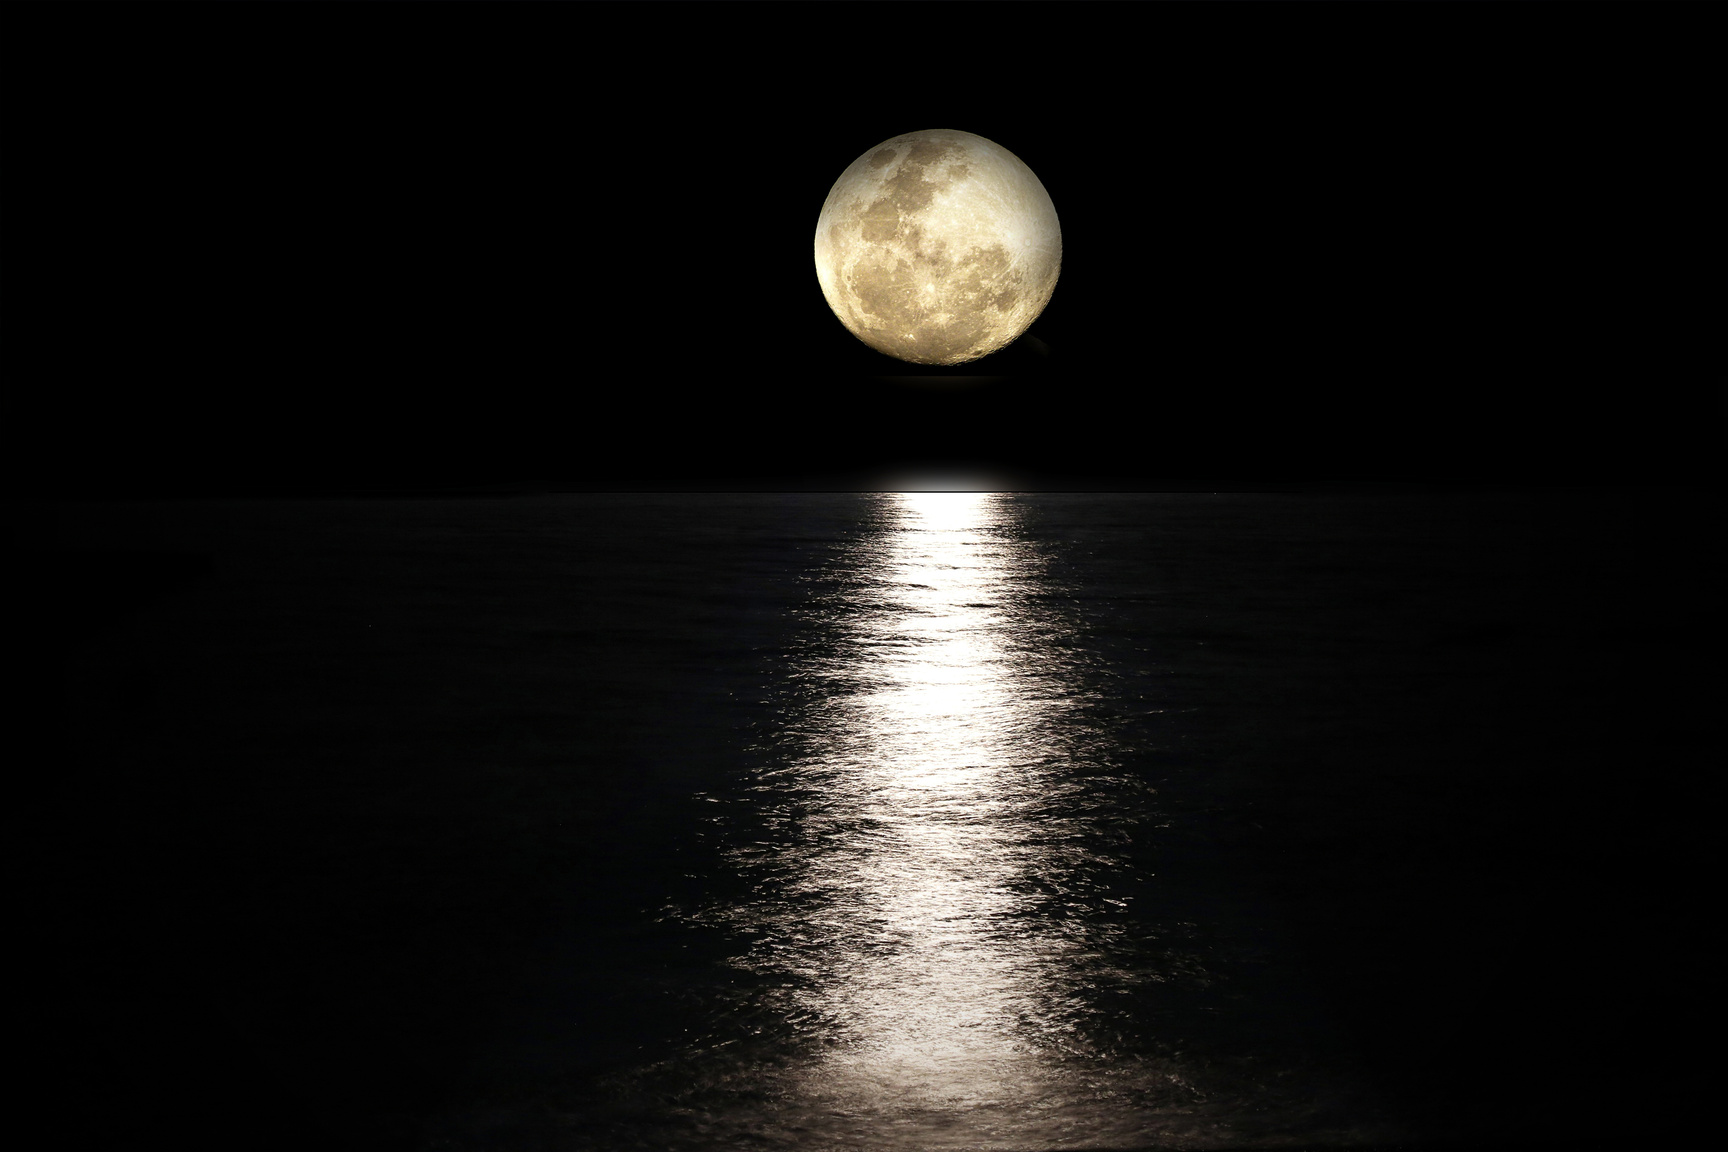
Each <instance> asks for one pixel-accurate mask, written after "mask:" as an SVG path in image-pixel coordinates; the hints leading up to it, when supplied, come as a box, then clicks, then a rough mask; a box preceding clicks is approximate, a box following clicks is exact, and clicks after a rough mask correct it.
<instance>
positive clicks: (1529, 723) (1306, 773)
mask: <svg viewBox="0 0 1728 1152" xmlns="http://www.w3.org/2000/svg"><path fill="white" fill-rule="evenodd" d="M57 515H58V518H59V525H60V526H59V530H58V531H59V537H58V542H57V548H56V549H55V550H52V551H37V552H32V553H29V554H28V556H29V558H30V563H32V564H34V565H35V569H34V570H35V571H36V572H37V573H38V575H39V587H38V592H39V594H40V595H41V596H42V597H43V601H42V602H43V603H45V604H49V605H52V606H53V609H54V612H57V613H58V616H53V617H52V621H51V625H50V627H49V628H48V629H47V630H46V634H47V635H48V636H49V641H48V646H47V655H46V656H45V657H44V659H47V660H50V661H51V662H52V665H53V673H52V676H51V677H50V678H51V679H56V678H57V679H56V682H57V684H58V685H59V688H58V691H57V693H56V694H55V696H54V699H53V700H52V701H48V702H46V703H45V704H44V707H45V708H49V709H54V708H57V709H58V713H57V714H56V713H54V712H47V713H45V715H50V716H53V717H54V720H53V723H54V724H55V725H56V731H60V732H63V733H64V734H65V736H64V739H63V740H62V741H61V742H60V745H59V748H58V750H57V752H56V753H55V757H56V758H52V759H50V760H47V761H44V762H43V764H42V767H41V769H40V771H39V773H38V775H39V776H40V783H39V785H33V786H32V787H31V790H30V793H29V796H28V801H29V803H28V804H27V805H26V809H27V814H28V815H29V816H30V817H31V818H30V819H29V820H27V821H26V822H25V823H24V825H23V827H22V828H21V830H20V833H19V837H20V842H21V843H22V844H23V846H24V847H25V858H26V860H27V861H28V865H27V875H28V876H29V877H30V878H31V879H32V881H34V882H33V883H32V884H31V885H30V891H31V892H32V898H31V900H30V906H29V907H28V909H27V910H26V911H27V915H28V916H29V917H31V918H32V919H31V920H30V923H31V924H32V925H33V926H34V927H33V938H34V939H36V940H38V941H41V942H42V943H41V955H42V957H43V963H42V965H41V968H42V974H41V976H40V977H39V978H38V979H37V982H36V985H35V986H37V987H40V988H41V989H42V993H41V995H40V996H38V997H35V998H34V999H33V1000H32V1001H31V1006H30V1007H29V1008H28V1009H27V1016H28V1017H29V1019H30V1022H31V1023H32V1024H33V1025H35V1026H36V1028H37V1030H38V1032H37V1033H33V1035H34V1034H40V1035H41V1036H42V1037H44V1039H43V1040H42V1041H41V1043H40V1045H39V1047H40V1049H41V1051H42V1053H43V1056H42V1061H43V1063H44V1064H45V1065H47V1066H51V1067H54V1068H56V1069H60V1070H62V1071H63V1075H62V1076H60V1077H58V1078H57V1079H59V1080H63V1081H65V1082H72V1083H77V1084H80V1085H84V1086H85V1087H84V1088H82V1089H81V1090H80V1093H79V1095H78V1103H77V1104H76V1106H71V1105H68V1106H65V1107H63V1108H62V1109H61V1110H60V1112H59V1113H58V1115H60V1116H61V1119H60V1121H59V1122H60V1123H61V1124H62V1125H63V1126H64V1130H65V1132H66V1133H67V1135H68V1142H69V1143H74V1144H75V1143H79V1142H80V1141H85V1140H87V1139H90V1138H95V1137H97V1136H100V1137H103V1138H112V1137H116V1136H136V1135H142V1134H159V1133H162V1132H170V1133H173V1134H175V1135H176V1136H177V1137H178V1139H179V1141H180V1143H181V1145H182V1146H200V1147H201V1146H206V1145H208V1146H212V1147H215V1146H223V1147H258V1148H262V1147H277V1146H281V1147H297V1148H298V1147H308V1146H321V1147H356V1148H402V1149H410V1148H411V1149H417V1150H423V1152H431V1150H433V1149H450V1150H469V1149H472V1150H481V1149H486V1150H499V1152H504V1150H517V1149H521V1150H529V1149H602V1148H607V1149H610V1148H620V1149H622V1148H656V1149H680V1150H681V1149H698V1148H814V1149H826V1148H834V1149H842V1148H844V1149H854V1148H856V1149H884V1150H886V1149H1003V1150H1008V1149H1016V1150H1017V1149H1027V1150H1031V1149H1051V1150H1055V1149H1078V1148H1098V1149H1105V1148H1111V1149H1130V1148H1154V1147H1156V1148H1193V1149H1205V1148H1275V1147H1278V1148H1288V1147H1315V1146H1341V1147H1374V1146H1411V1147H1418V1146H1432V1147H1440V1146H1447V1147H1451V1146H1457V1147H1499V1146H1505V1147H1537V1146H1544V1145H1556V1146H1558V1145H1569V1146H1571V1145H1577V1144H1579V1143H1582V1142H1588V1141H1589V1140H1592V1139H1600V1140H1604V1141H1607V1142H1610V1143H1614V1144H1615V1146H1622V1145H1624V1146H1636V1145H1638V1144H1640V1143H1649V1142H1655V1143H1658V1144H1660V1143H1661V1142H1662V1141H1664V1140H1669V1139H1672V1138H1675V1137H1677V1136H1678V1134H1680V1133H1681V1131H1682V1130H1683V1128H1684V1127H1685V1125H1686V1124H1687V1123H1689V1120H1688V1116H1689V1115H1690V1107H1691V1106H1690V1105H1689V1104H1688V1103H1686V1101H1687V1100H1689V1099H1690V1097H1691V1096H1692V1095H1693V1094H1696V1093H1698V1092H1701V1091H1702V1090H1703V1086H1704V1084H1705V1078H1706V1077H1707V1076H1709V1075H1710V1070H1709V1068H1708V1066H1707V1065H1701V1064H1700V1063H1699V1062H1698V1061H1696V1060H1695V1059H1693V1058H1691V1057H1689V1056H1687V1055H1685V1054H1684V1053H1685V1052H1686V1050H1687V1046H1686V1045H1684V1044H1683V1043H1681V1041H1680V1039H1679V1036H1680V1034H1681V1033H1683V1032H1684V1031H1685V1029H1686V1027H1687V1025H1686V1023H1685V1022H1686V1020H1687V1019H1689V1018H1691V1017H1695V1016H1696V1014H1697V1013H1698V1012H1699V1011H1701V1008H1700V1004H1701V1002H1702V999H1703V997H1704V995H1705V993H1704V989H1705V987H1706V979H1705V976H1704V973H1705V971H1706V965H1707V958H1708V949H1707V948H1706V946H1705V944H1704V940H1705V938H1706V927H1707V925H1706V923H1705V921H1706V919H1707V917H1706V916H1705V915H1704V911H1703V908H1702V906H1701V901H1700V900H1699V897H1698V892H1699V887H1698V885H1699V880H1698V877H1700V876H1701V875H1703V874H1704V873H1705V869H1706V867H1707V865H1708V862H1709V857H1710V853H1711V851H1712V850H1711V849H1710V848H1709V846H1708V844H1709V841H1708V838H1707V837H1706V836H1705V835H1704V829H1705V822H1704V819H1703V817H1702V815H1701V813H1702V812H1703V811H1704V796H1705V791H1704V787H1705V786H1704V780H1705V779H1706V778H1707V776H1708V771H1707V768H1706V765H1708V764H1710V763H1712V762H1713V759H1714V758H1715V757H1716V756H1717V754H1718V753H1719V751H1720V742H1719V738H1718V736H1717V735H1716V727H1715V718H1716V716H1717V714H1718V705H1717V703H1716V701H1717V700H1718V699H1719V695H1718V693H1719V689H1720V673H1719V672H1718V671H1716V670H1714V668H1712V667H1711V666H1710V664H1709V663H1708V661H1707V660H1706V656H1707V649H1708V647H1709V645H1710V643H1711V639H1710V638H1711V637H1713V636H1715V635H1717V633H1716V632H1715V623H1714V617H1713V616H1712V615H1711V613H1712V612H1713V611H1714V607H1713V605H1714V597H1713V593H1711V591H1710V589H1712V588H1713V587H1714V584H1713V580H1714V579H1715V573H1716V570H1715V569H1714V568H1713V567H1712V566H1711V565H1712V564H1713V563H1714V561H1713V560H1712V559H1711V555H1712V553H1711V548H1710V545H1709V543H1708V537H1709V536H1710V535H1711V534H1712V533H1713V532H1714V531H1715V529H1714V527H1713V524H1714V521H1712V520H1710V519H1709V518H1708V517H1707V516H1706V509H1705V505H1704V503H1703V502H1702V501H1701V500H1700V499H1699V498H1697V497H1694V496H1688V495H1686V494H1684V493H1680V494H1676V493H1664V492H1623V493H1602V492H1540V493H1530V492H1524V493H1452V494H1408V493H1407V494H1401V495H1396V496H1388V495H1365V494H1330V495H1320V494H1267V493H1238V494H1166V495H1139V494H1135V495H1127V494H1124V495H1098V494H1084V495H1081V494H1062V495H1059V494H1044V495H1028V494H971V493H914V494H740V495H723V494H707V495H688V494H660V495H548V496H535V497H521V498H514V499H447V500H344V501H300V502H295V501H273V502H256V501H254V502H242V501H229V502H219V501H213V502H181V503H163V504H154V505H123V504H109V505H102V504H81V505H67V506H63V507H62V508H60V509H59V510H58V512H57Z"/></svg>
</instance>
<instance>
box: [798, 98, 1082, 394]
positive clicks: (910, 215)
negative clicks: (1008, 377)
mask: <svg viewBox="0 0 1728 1152" xmlns="http://www.w3.org/2000/svg"><path fill="white" fill-rule="evenodd" d="M1061 268H1062V229H1061V227H1060V225H1059V224H1058V222H1057V219H1056V206H1055V205H1054V204H1052V203H1051V201H1050V194H1049V193H1048V192H1046V191H1045V190H1044V185H1043V184H1042V183H1040V182H1039V180H1038V177H1037V176H1036V175H1034V174H1033V172H1032V169H1030V168H1028V167H1027V166H1026V164H1025V163H1024V162H1022V161H1021V160H1020V158H1019V157H1018V156H1015V155H1014V154H1013V153H1012V152H1010V151H1008V149H1006V148H1004V147H1002V146H1001V145H1000V144H996V143H993V142H992V141H989V140H986V139H984V137H982V136H975V135H973V134H972V133H970V132H960V131H955V130H953V129H930V130H926V131H922V132H909V133H907V134H905V135H903V136H896V137H894V138H893V139H892V140H885V141H883V142H882V143H881V144H878V145H877V146H876V147H874V148H872V149H870V151H868V152H866V153H865V154H864V155H862V156H860V157H858V159H857V160H855V161H853V162H852V164H851V165H850V166H848V167H847V169H846V171H844V172H843V173H841V175H840V179H838V180H836V181H835V182H834V187H833V189H832V190H830V191H829V193H828V199H827V200H826V202H824V203H823V205H822V214H821V216H820V217H819V218H818V220H817V224H816V277H817V279H818V281H820V283H821V285H822V295H823V296H824V297H826V298H827V301H828V306H829V307H830V308H832V309H833V310H834V315H835V316H837V317H839V319H840V322H841V323H842V324H844V325H845V326H846V327H847V329H848V330H849V331H851V333H852V334H853V335H855V336H857V337H858V338H859V339H860V340H862V341H864V343H866V344H868V345H869V346H870V347H872V348H874V349H876V350H877V351H878V352H883V353H886V354H887V355H889V356H894V357H896V358H898V359H901V360H907V361H910V362H912V363H914V364H964V363H966V362H967V361H970V360H977V359H979V358H980V357H982V356H988V355H989V354H990V353H992V352H995V351H997V350H998V349H1000V348H1003V347H1005V346H1007V345H1008V344H1010V343H1012V342H1013V341H1014V340H1015V339H1017V338H1018V337H1019V336H1020V335H1021V333H1023V332H1025V331H1026V329H1027V328H1029V327H1031V325H1032V322H1033V321H1034V320H1036V319H1037V318H1038V316H1039V314H1040V313H1041V312H1043V311H1044V306H1045V305H1046V304H1048V303H1049V302H1050V295H1051V293H1052V292H1054V291H1055V289H1056V277H1057V275H1058V274H1059V273H1060V272H1061Z"/></svg>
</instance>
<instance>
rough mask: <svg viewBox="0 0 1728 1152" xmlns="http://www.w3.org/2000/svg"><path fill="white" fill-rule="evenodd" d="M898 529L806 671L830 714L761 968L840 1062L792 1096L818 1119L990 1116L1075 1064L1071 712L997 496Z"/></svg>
mask: <svg viewBox="0 0 1728 1152" xmlns="http://www.w3.org/2000/svg"><path fill="white" fill-rule="evenodd" d="M887 511H888V517H887V521H886V524H885V527H886V529H887V530H886V531H884V532H883V533H882V534H881V536H880V537H879V538H878V539H877V540H876V541H875V542H874V544H873V546H872V547H871V548H870V550H869V552H868V554H867V556H866V557H865V558H864V563H863V564H862V565H861V566H860V568H859V570H858V572H857V583H856V588H855V589H854V590H852V592H851V594H850V595H849V596H847V597H846V599H847V600H849V601H850V603H849V604H848V607H849V608H850V609H851V610H850V611H848V612H845V613H843V614H841V616H840V618H841V619H844V620H846V621H847V622H848V626H846V627H845V628H844V629H843V630H842V631H841V633H840V635H838V636H836V637H834V639H835V640H836V641H837V643H836V644H835V645H834V648H833V651H832V652H831V654H827V655H824V656H821V657H817V658H815V659H813V660H812V661H811V662H810V664H809V666H807V667H806V668H804V669H802V670H801V671H802V675H803V676H804V677H805V678H807V679H808V681H810V682H811V683H812V684H813V685H817V686H820V688H821V691H820V692H819V693H818V694H817V695H815V696H814V697H813V698H812V699H811V700H810V706H809V707H808V708H807V709H806V710H805V712H804V714H803V715H801V716H799V717H797V718H796V719H795V720H794V721H793V724H792V725H791V726H790V727H791V728H792V729H793V730H794V731H795V732H796V733H797V745H800V746H801V747H798V748H797V750H796V751H795V752H794V753H793V755H792V756H791V757H790V762H789V763H788V764H787V765H786V766H785V767H784V768H783V769H782V770H781V771H782V772H783V773H784V775H785V776H787V777H790V779H789V780H788V781H787V782H788V784H790V785H791V786H792V787H793V788H794V789H795V790H796V791H797V792H798V793H799V794H800V795H801V796H802V797H803V798H804V805H803V811H802V812H801V813H800V815H801V816H802V819H801V820H799V821H798V824H799V827H798V832H797V837H796V840H795V841H794V842H793V843H791V844H788V845H787V847H788V848H790V849H791V858H790V859H788V860H786V861H784V862H783V863H782V866H783V867H784V868H785V869H786V871H787V880H788V881H789V883H787V884H786V885H785V887H784V889H782V891H781V892H780V893H779V896H778V898H777V899H775V900H772V901H769V902H766V903H765V904H764V905H763V906H761V907H758V908H753V909H750V910H749V915H750V916H751V917H752V918H755V919H756V921H757V923H758V924H759V925H760V926H761V928H762V929H763V930H764V933H765V935H766V936H767V939H768V942H769V944H770V947H769V948H767V949H765V950H763V952H762V953H758V954H756V955H753V956H752V957H750V958H749V959H750V961H751V962H754V963H760V964H766V965H769V966H785V967H786V968H787V969H788V970H789V971H795V972H798V973H800V974H802V975H804V976H805V977H806V978H807V980H808V984H807V985H806V986H804V987H801V988H799V989H798V990H797V994H796V997H795V999H796V1002H797V1006H798V1007H799V1008H802V1009H803V1010H804V1011H805V1012H806V1013H808V1014H809V1017H810V1018H811V1019H812V1020H817V1021H821V1022H822V1023H821V1025H820V1026H821V1028H822V1030H823V1031H824V1032H826V1033H827V1035H826V1036H825V1037H824V1039H825V1040H827V1041H828V1046H827V1047H826V1048H825V1049H824V1050H823V1052H822V1055H821V1056H820V1057H819V1058H817V1059H815V1060H813V1061H812V1062H811V1063H810V1064H809V1066H808V1067H806V1068H805V1069H803V1070H801V1073H800V1082H801V1086H802V1087H803V1089H804V1090H805V1091H807V1092H808V1093H809V1094H810V1095H811V1096H812V1097H819V1098H825V1099H829V1100H831V1101H832V1102H834V1103H835V1104H837V1105H839V1106H841V1107H843V1108H846V1109H847V1110H854V1109H856V1110H862V1111H864V1112H878V1111H884V1110H885V1111H888V1112H893V1113H900V1112H905V1111H908V1110H911V1111H919V1110H924V1111H928V1110H942V1109H953V1110H964V1111H966V1112H968V1113H971V1114H976V1113H977V1112H978V1110H980V1109H992V1108H1000V1107H1003V1106H1007V1105H1010V1104H1013V1103H1015V1102H1019V1101H1025V1100H1027V1099H1036V1098H1039V1097H1041V1096H1043V1095H1044V1094H1045V1091H1046V1089H1045V1087H1044V1086H1043V1082H1044V1081H1045V1080H1046V1079H1047V1078H1048V1077H1049V1076H1050V1075H1051V1073H1052V1071H1053V1066H1052V1064H1051V1062H1050V1060H1049V1055H1050V1054H1051V1053H1053V1052H1057V1051H1061V1050H1062V1049H1064V1048H1069V1049H1071V1048H1072V1047H1073V1044H1074V1037H1073V1035H1072V1034H1073V1032H1074V1030H1075V1023H1076V1022H1075V1019H1074V1017H1075V1015H1076V1013H1075V1008H1077V1007H1079V1005H1078V1004H1077V1003H1076V1002H1075V1000H1076V997H1077V996H1078V995H1079V994H1080V992H1081V987H1080V985H1082V984H1083V983H1084V981H1085V980H1086V977H1087V975H1088V973H1087V966H1086V964H1085V963H1084V955H1085V953H1086V951H1087V945H1088V941H1087V938H1086V937H1087V932H1086V930H1085V925H1084V924H1083V923H1082V922H1080V921H1079V920H1077V919H1075V918H1073V917H1072V916H1070V915H1064V907H1063V901H1062V899H1061V897H1062V894H1063V893H1064V891H1065V890H1066V889H1069V888H1071V887H1072V886H1073V885H1075V884H1076V883H1084V877H1083V876H1082V873H1083V872H1084V870H1085V863H1086V861H1085V860H1084V858H1083V854H1080V855H1078V856H1077V853H1076V849H1077V847H1078V845H1077V844H1076V843H1075V835H1074V833H1075V831H1076V829H1074V828H1073V827H1072V821H1064V820H1063V819H1062V817H1061V815H1060V814H1059V812H1058V811H1053V808H1055V807H1056V805H1057V804H1059V802H1060V799H1061V797H1062V794H1063V793H1064V792H1065V791H1067V790H1068V789H1069V788H1070V787H1071V784H1070V783H1069V781H1068V780H1067V779H1066V768H1067V766H1068V764H1069V762H1070V760H1071V759H1072V757H1073V756H1074V755H1076V754H1077V753H1079V752H1080V751H1081V750H1080V749H1076V748H1073V747H1070V746H1068V744H1067V741H1068V740H1070V739H1071V738H1072V736H1073V735H1074V733H1073V732H1072V730H1070V729H1068V728H1067V727H1065V726H1064V725H1063V723H1062V717H1063V714H1064V712H1065V711H1066V710H1067V709H1068V708H1070V707H1071V706H1072V705H1073V703H1074V702H1075V697H1076V690H1075V686H1074V685H1071V684H1068V683H1065V682H1064V680H1063V677H1062V664H1061V662H1060V661H1059V660H1056V661H1053V660H1051V659H1049V657H1050V656H1051V655H1052V654H1053V653H1052V652H1051V651H1050V649H1049V648H1048V646H1047V645H1048V643H1049V641H1050V640H1051V639H1052V638H1053V637H1052V632H1053V627H1052V624H1051V623H1050V622H1049V621H1046V620H1044V619H1042V618H1041V614H1040V612H1039V610H1038V599H1037V596H1036V592H1037V588H1036V585H1035V575H1036V565H1035V564H1034V562H1033V560H1032V558H1031V557H1029V556H1028V555H1026V550H1025V548H1024V546H1023V545H1022V544H1020V543H1019V542H1018V541H1017V539H1016V538H1015V535H1014V533H1013V532H1012V531H1011V530H1009V529H1011V525H1009V524H1006V523H1005V521H1006V520H1007V519H1008V517H1009V512H1008V510H1007V509H1006V508H1005V506H1004V504H1003V502H1002V501H1001V500H1000V499H999V498H998V497H995V496H991V495H982V494H975V493H925V494H907V495H901V496H897V497H895V498H893V502H892V504H891V505H890V506H889V509H888V510H887ZM902 1118H903V1117H902ZM1021 1119H1024V1118H1023V1117H1022V1118H1021Z"/></svg>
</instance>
